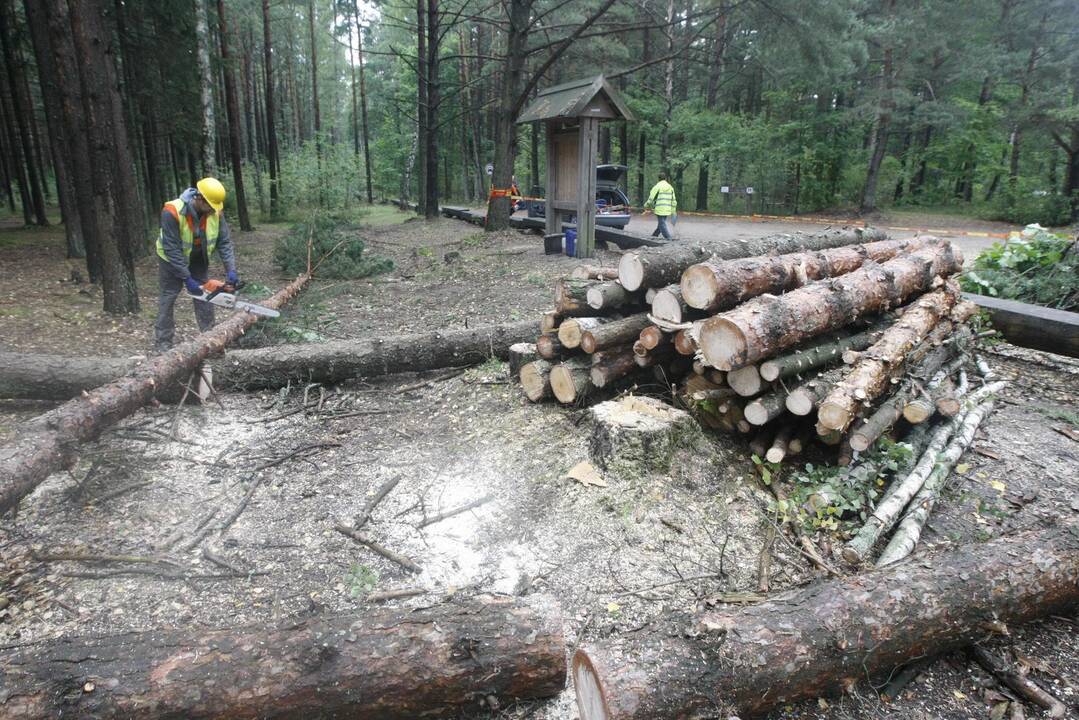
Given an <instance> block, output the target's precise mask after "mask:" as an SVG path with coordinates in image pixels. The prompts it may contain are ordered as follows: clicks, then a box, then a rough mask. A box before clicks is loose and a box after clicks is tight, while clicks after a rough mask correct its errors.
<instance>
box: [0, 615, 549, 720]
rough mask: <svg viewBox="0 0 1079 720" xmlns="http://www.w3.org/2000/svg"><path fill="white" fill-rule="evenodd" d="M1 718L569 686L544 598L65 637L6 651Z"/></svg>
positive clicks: (392, 706) (372, 707) (332, 703)
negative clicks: (232, 626) (227, 626)
mask: <svg viewBox="0 0 1079 720" xmlns="http://www.w3.org/2000/svg"><path fill="white" fill-rule="evenodd" d="M0 671H2V673H3V677H4V688H3V689H4V692H3V693H0V718H3V719H4V720H7V719H9V718H10V719H11V720H14V719H15V718H30V717H35V718H38V717H41V718H43V717H68V716H71V717H84V718H91V717H92V718H99V719H105V718H117V719H120V718H123V719H124V720H151V719H157V718H188V719H192V720H194V719H196V718H230V719H233V720H241V719H244V718H248V719H254V718H269V717H272V718H281V719H285V718H295V719H297V720H300V719H303V718H311V717H355V718H386V719H389V718H401V719H402V720H404V719H411V718H418V717H436V718H437V717H458V716H459V715H460V714H461V713H463V712H465V711H467V710H470V709H473V708H475V707H477V701H478V700H479V699H481V698H486V697H488V696H494V697H495V698H499V699H505V700H507V701H510V702H513V701H514V700H516V699H519V698H541V697H548V696H551V695H555V694H557V693H558V692H560V691H561V690H562V688H563V685H564V684H565V675H566V660H565V641H564V639H563V636H562V621H561V618H560V617H559V612H558V610H557V608H556V607H554V605H553V603H552V602H551V601H550V600H549V599H548V598H544V597H543V596H537V599H535V600H530V601H529V602H522V601H519V600H509V599H487V600H475V601H468V602H461V603H457V602H453V603H445V604H442V605H436V606H434V607H428V608H423V609H419V610H412V609H403V610H376V611H370V612H365V613H362V614H350V615H340V616H332V617H315V618H309V619H303V620H295V619H293V620H291V621H289V622H288V623H285V624H282V625H280V626H278V627H267V626H266V625H265V624H260V625H255V626H249V627H243V628H237V629H223V630H194V631H192V630H166V631H147V632H129V633H124V634H120V635H111V636H105V637H97V638H78V637H65V638H62V639H59V640H54V641H50V642H46V643H41V644H37V645H27V646H24V647H20V648H15V649H13V650H9V651H7V652H6V653H5V654H4V656H3V657H2V658H0Z"/></svg>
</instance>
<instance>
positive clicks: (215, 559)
mask: <svg viewBox="0 0 1079 720" xmlns="http://www.w3.org/2000/svg"><path fill="white" fill-rule="evenodd" d="M202 556H203V557H204V558H206V559H207V560H209V561H210V562H212V563H213V564H214V565H217V566H218V567H222V568H225V569H226V570H228V571H230V572H233V573H236V574H237V575H247V574H248V571H247V570H244V569H243V568H242V567H240V566H238V565H233V564H232V563H231V562H229V561H228V560H226V559H225V558H223V557H221V556H220V555H218V554H216V553H213V552H211V551H210V550H209V549H208V548H203V549H202Z"/></svg>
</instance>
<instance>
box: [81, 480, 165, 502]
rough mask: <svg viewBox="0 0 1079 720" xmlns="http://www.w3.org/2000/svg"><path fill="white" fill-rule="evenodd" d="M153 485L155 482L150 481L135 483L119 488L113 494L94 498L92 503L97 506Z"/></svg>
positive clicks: (108, 493)
mask: <svg viewBox="0 0 1079 720" xmlns="http://www.w3.org/2000/svg"><path fill="white" fill-rule="evenodd" d="M152 484H153V482H152V481H150V480H139V481H138V482H133V483H130V484H128V485H124V486H123V487H118V488H116V489H115V490H113V491H112V492H107V493H105V494H104V495H99V496H98V497H95V498H93V499H92V500H91V502H92V503H94V504H95V505H96V504H97V503H103V502H105V501H106V500H112V499H114V498H118V497H120V496H121V495H125V494H127V493H129V492H131V491H132V490H138V489H139V488H143V487H147V486H148V485H152Z"/></svg>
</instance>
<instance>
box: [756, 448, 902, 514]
mask: <svg viewBox="0 0 1079 720" xmlns="http://www.w3.org/2000/svg"><path fill="white" fill-rule="evenodd" d="M913 459H914V452H913V450H912V449H911V447H910V446H909V445H907V444H905V443H897V442H894V441H892V440H890V439H888V438H882V439H881V440H879V441H878V442H877V443H876V445H874V446H873V447H872V448H871V449H870V450H869V451H868V452H866V453H863V454H862V456H861V457H860V458H859V460H858V464H857V465H853V466H851V467H838V466H835V465H814V464H813V463H806V464H804V465H801V466H793V467H791V466H788V465H783V464H782V463H769V462H765V461H764V460H762V459H761V458H760V457H758V456H756V455H754V456H753V463H754V464H755V465H756V466H757V472H758V473H759V474H760V477H761V480H762V481H763V482H764V483H765V484H766V485H769V484H771V483H778V482H782V483H783V487H784V489H785V492H786V498H785V499H783V500H773V502H772V508H771V509H772V510H773V511H774V512H775V513H776V515H777V516H778V517H779V518H780V519H782V520H783V521H787V520H796V521H798V522H800V523H802V525H803V526H804V527H805V528H806V529H807V530H810V531H816V530H827V531H831V532H838V533H842V534H849V533H851V532H853V531H854V530H855V529H857V528H858V527H860V526H861V525H862V524H863V523H864V522H865V519H866V518H867V517H868V516H869V513H870V512H871V511H872V508H873V506H874V505H875V504H876V502H877V500H878V499H879V498H880V496H881V493H882V492H883V490H884V488H885V486H886V485H887V483H888V480H889V479H890V478H892V477H894V476H895V475H897V474H899V473H901V472H904V471H905V470H906V469H907V468H909V467H910V465H911V463H912V461H913Z"/></svg>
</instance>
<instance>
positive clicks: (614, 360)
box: [589, 347, 638, 388]
mask: <svg viewBox="0 0 1079 720" xmlns="http://www.w3.org/2000/svg"><path fill="white" fill-rule="evenodd" d="M634 358H635V354H634V352H633V348H632V347H620V348H612V349H610V350H602V351H600V352H598V353H596V354H595V355H593V356H592V369H591V370H590V371H589V376H590V377H591V379H592V384H593V385H595V386H596V387H598V388H601V387H606V386H607V385H609V384H610V383H612V382H614V381H615V380H618V379H619V378H623V377H625V376H626V375H629V374H630V373H632V372H637V367H638V366H637V362H636V361H635V359H634Z"/></svg>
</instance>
